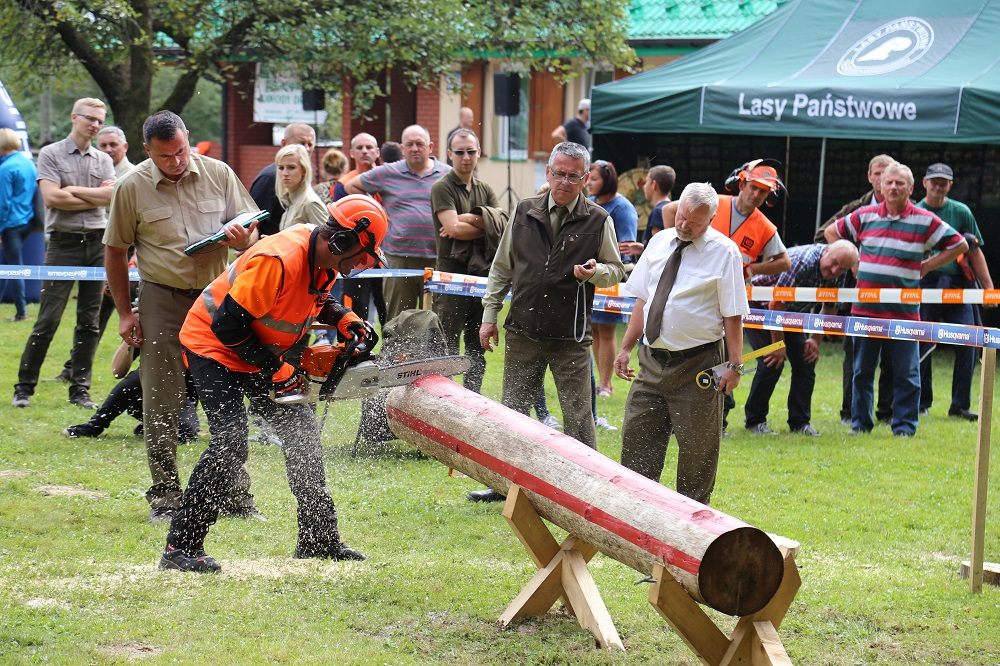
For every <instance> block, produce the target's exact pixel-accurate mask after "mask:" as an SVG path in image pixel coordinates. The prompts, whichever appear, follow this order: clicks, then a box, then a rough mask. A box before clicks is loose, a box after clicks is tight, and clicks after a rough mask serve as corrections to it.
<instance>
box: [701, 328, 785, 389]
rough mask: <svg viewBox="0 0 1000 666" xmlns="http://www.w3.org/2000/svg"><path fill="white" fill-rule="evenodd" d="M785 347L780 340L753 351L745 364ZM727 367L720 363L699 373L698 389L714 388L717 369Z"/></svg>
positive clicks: (744, 359) (783, 342) (745, 360)
mask: <svg viewBox="0 0 1000 666" xmlns="http://www.w3.org/2000/svg"><path fill="white" fill-rule="evenodd" d="M784 347H785V341H784V340H778V341H777V342H774V343H772V344H769V345H768V346H766V347H761V348H760V349H758V350H756V351H752V352H750V353H749V354H746V355H745V356H744V357H743V362H744V363H746V362H747V361H752V360H754V359H755V358H760V357H761V356H767V355H768V354H770V353H771V352H773V351H777V350H779V349H784ZM725 367H726V364H725V363H720V364H719V365H716V366H713V367H711V368H709V369H708V370H702V371H701V372H699V373H698V374H697V375H696V376H695V378H694V381H695V383H696V384H697V385H698V388H703V389H707V388H710V387H711V386H713V385H714V384H715V373H714V371H715V370H716V369H719V370H722V369H724V368H725ZM751 372H752V371H751ZM744 374H746V373H744Z"/></svg>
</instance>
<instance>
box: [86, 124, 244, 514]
mask: <svg viewBox="0 0 1000 666" xmlns="http://www.w3.org/2000/svg"><path fill="white" fill-rule="evenodd" d="M142 133H143V146H144V147H145V149H146V154H147V155H149V159H147V160H145V161H143V162H140V163H139V164H138V165H136V167H135V168H134V169H132V170H131V171H130V172H129V173H128V174H127V175H126V176H125V177H123V178H122V179H121V181H119V183H118V187H116V188H115V193H114V197H113V199H112V201H111V212H110V219H109V221H108V229H107V233H106V234H105V235H104V243H105V245H106V246H107V247H106V249H105V268H106V270H107V274H108V285H109V287H110V288H111V295H112V296H113V297H114V299H115V306H116V308H117V310H118V316H119V319H120V322H121V323H120V327H119V334H120V335H121V336H122V339H124V340H125V341H126V342H127V343H128V344H129V345H131V346H133V347H138V348H139V359H140V366H139V368H140V377H141V379H142V404H143V407H142V418H143V433H144V436H145V440H146V454H147V457H148V459H149V469H150V473H151V474H152V477H153V485H152V487H150V489H149V490H148V491H147V493H146V499H147V500H148V501H149V503H150V506H151V509H152V510H151V511H150V520H151V521H154V522H158V521H167V520H169V519H170V518H171V517H172V515H173V511H174V510H175V509H177V508H179V507H180V505H181V486H180V479H179V476H178V472H177V415H178V413H179V412H180V410H181V407H182V406H183V405H184V400H185V396H186V394H187V391H186V388H185V371H184V363H183V361H182V359H181V345H180V341H179V339H178V335H179V333H180V328H181V325H182V324H183V323H184V318H185V317H186V316H187V312H188V310H189V309H190V308H191V305H192V304H193V303H194V302H195V299H197V298H198V297H199V296H200V295H201V291H202V289H204V288H205V287H206V286H208V285H209V284H210V283H211V282H212V280H214V279H215V278H216V277H218V275H219V274H220V273H222V272H223V271H224V270H226V264H227V260H228V257H229V249H228V248H229V247H234V248H236V249H238V250H242V249H246V248H247V247H249V246H250V245H252V244H253V242H254V241H256V239H257V232H256V228H255V226H254V227H251V228H250V229H244V228H243V227H242V226H240V225H239V224H227V223H228V222H229V221H230V220H232V219H233V218H234V217H236V216H237V215H239V214H241V213H245V212H250V211H256V210H257V206H256V205H255V204H254V202H253V200H252V199H251V198H250V195H249V194H248V193H247V191H246V189H245V188H244V187H243V185H242V184H241V183H240V181H239V179H238V178H237V177H236V174H235V173H233V170H232V169H230V168H229V166H227V165H226V164H224V163H222V162H219V161H217V160H213V159H211V158H209V157H205V156H203V155H193V154H191V145H190V143H189V141H188V131H187V128H186V127H185V126H184V121H183V120H181V119H180V117H179V116H177V115H176V114H174V113H171V112H170V111H160V112H158V113H155V114H153V115H152V116H150V117H149V118H147V119H146V122H145V123H144V124H143V127H142ZM222 228H225V231H226V236H227V240H224V241H222V243H220V244H218V245H214V246H212V247H209V248H206V249H204V250H201V251H199V252H197V253H196V254H194V255H192V256H187V255H185V254H184V248H185V247H187V246H188V245H190V244H192V243H194V242H195V241H198V240H201V239H203V238H206V237H208V236H211V235H212V234H214V233H216V232H218V231H219V229H222ZM131 245H134V246H135V249H136V256H137V260H138V264H139V275H140V277H141V278H142V286H141V288H140V293H139V312H138V316H136V314H134V313H133V312H132V303H131V302H130V300H129V285H128V263H127V253H128V248H129V246H131ZM140 322H141V323H140ZM242 485H243V486H244V487H245V489H246V490H249V478H245V479H243V480H242ZM242 501H243V504H242V506H234V507H232V510H233V511H234V512H236V513H241V514H245V515H256V509H255V508H254V506H253V497H252V496H251V495H249V493H248V492H246V493H244V494H243V500H242Z"/></svg>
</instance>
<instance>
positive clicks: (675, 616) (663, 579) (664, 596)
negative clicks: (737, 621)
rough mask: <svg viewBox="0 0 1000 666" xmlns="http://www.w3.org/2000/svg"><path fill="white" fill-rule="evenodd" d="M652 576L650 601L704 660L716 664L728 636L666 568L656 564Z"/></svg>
mask: <svg viewBox="0 0 1000 666" xmlns="http://www.w3.org/2000/svg"><path fill="white" fill-rule="evenodd" d="M653 578H654V579H655V582H654V583H653V585H652V586H651V587H650V588H649V603H651V604H653V606H654V607H655V608H656V610H657V612H658V613H659V614H660V615H661V616H662V617H663V619H664V620H666V621H667V624H669V625H670V626H671V628H673V630H674V632H676V634H677V635H678V636H680V637H681V640H683V641H684V642H685V643H687V646H688V647H689V648H691V651H692V652H694V653H695V655H697V656H698V658H699V659H701V661H702V662H703V663H705V664H708V665H709V666H718V664H720V663H721V662H722V657H723V655H725V654H726V648H727V647H729V639H728V638H726V635H725V634H724V633H722V631H721V630H720V629H719V628H718V627H717V626H715V623H714V622H712V618H710V617H708V615H706V614H705V611H703V610H702V609H701V606H699V605H698V604H697V603H696V602H695V600H694V599H692V598H691V596H690V595H689V594H688V593H687V591H685V589H684V588H683V587H681V584H680V583H678V582H677V581H676V580H674V578H673V576H671V575H670V572H669V571H667V570H666V569H665V568H663V567H662V566H657V567H656V568H655V569H653Z"/></svg>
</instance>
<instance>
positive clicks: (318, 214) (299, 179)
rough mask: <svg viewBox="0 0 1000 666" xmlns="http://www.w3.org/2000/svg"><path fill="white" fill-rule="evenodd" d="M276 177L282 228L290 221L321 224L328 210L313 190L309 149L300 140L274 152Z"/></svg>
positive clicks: (291, 222) (288, 225)
mask: <svg viewBox="0 0 1000 666" xmlns="http://www.w3.org/2000/svg"><path fill="white" fill-rule="evenodd" d="M274 165H275V167H277V176H278V177H277V178H276V179H275V181H274V191H275V193H276V194H277V195H278V201H280V202H281V205H282V206H284V207H285V214H284V215H282V216H281V229H282V231H283V230H285V229H287V228H288V227H290V226H292V225H293V224H324V223H325V222H326V220H327V218H329V217H330V213H329V212H328V211H327V210H326V205H325V204H324V203H323V202H322V201H320V198H319V197H318V196H316V193H315V192H313V189H312V186H311V185H310V183H311V182H312V167H311V166H310V165H309V153H307V152H306V149H305V148H303V147H302V146H300V145H299V144H297V143H296V144H289V145H287V146H285V147H284V148H282V149H281V150H279V151H278V154H277V155H275V156H274Z"/></svg>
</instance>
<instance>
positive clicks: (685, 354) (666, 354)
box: [649, 341, 719, 361]
mask: <svg viewBox="0 0 1000 666" xmlns="http://www.w3.org/2000/svg"><path fill="white" fill-rule="evenodd" d="M717 344H719V342H718V341H715V342H706V343H705V344H703V345H698V346H697V347H688V348H687V349H681V350H679V351H670V350H669V349H657V348H655V347H650V348H649V353H650V354H652V355H653V358H655V359H657V360H658V361H669V360H671V359H675V358H691V357H693V356H698V355H699V354H704V353H705V352H706V351H709V350H710V349H712V347H714V346H715V345H717Z"/></svg>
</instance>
